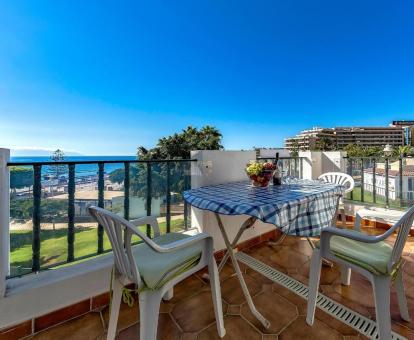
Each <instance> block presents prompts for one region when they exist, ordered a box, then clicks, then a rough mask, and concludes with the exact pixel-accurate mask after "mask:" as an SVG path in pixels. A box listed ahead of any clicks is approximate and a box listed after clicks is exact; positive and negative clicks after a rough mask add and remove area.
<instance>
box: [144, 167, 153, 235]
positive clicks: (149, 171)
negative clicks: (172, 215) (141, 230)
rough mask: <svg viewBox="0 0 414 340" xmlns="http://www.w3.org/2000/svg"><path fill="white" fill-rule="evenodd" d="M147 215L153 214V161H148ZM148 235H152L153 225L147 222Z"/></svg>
mask: <svg viewBox="0 0 414 340" xmlns="http://www.w3.org/2000/svg"><path fill="white" fill-rule="evenodd" d="M145 203H146V210H147V216H151V204H152V177H151V162H148V163H147V199H146V202H145ZM147 236H148V237H151V226H150V225H149V224H147Z"/></svg>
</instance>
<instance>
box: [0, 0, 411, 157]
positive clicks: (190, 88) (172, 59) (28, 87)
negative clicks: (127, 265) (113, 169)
mask: <svg viewBox="0 0 414 340" xmlns="http://www.w3.org/2000/svg"><path fill="white" fill-rule="evenodd" d="M0 8H1V10H0V22H1V23H2V24H1V25H0V119H1V120H0V147H13V148H18V147H20V148H22V147H24V148H26V147H31V148H44V149H55V148H57V147H60V148H63V149H65V150H76V151H78V152H80V153H83V154H89V155H105V154H109V155H116V154H119V155H123V154H134V153H135V150H136V147H137V146H138V145H144V146H147V147H150V146H152V145H154V144H155V143H156V141H157V140H158V138H159V137H161V136H164V135H167V134H171V133H174V132H176V131H178V130H180V129H182V128H184V127H185V126H187V125H194V126H198V127H200V126H202V125H205V124H211V125H214V126H216V127H217V128H219V129H220V130H221V131H222V133H223V135H224V139H223V142H224V146H225V147H226V148H228V149H240V148H244V149H248V148H251V147H253V146H269V147H270V146H280V145H282V144H283V139H284V138H285V137H287V136H289V135H292V134H295V133H296V132H297V131H298V130H301V129H304V128H308V127H311V126H326V127H329V126H335V125H336V126H338V125H342V126H349V125H386V124H388V123H389V122H390V121H391V120H392V119H413V118H414V62H413V60H414V43H413V37H414V20H413V13H414V2H412V1H380V0H377V1H368V0H367V1H353V0H347V1H332V0H329V1H319V0H312V1H310V0H308V1H275V0H273V1H242V0H238V1H230V0H228V1H227V0H226V1H221V0H218V1H203V0H200V1H157V0H153V1H102V0H100V1H92V0H90V1H83V0H82V1H81V0H71V1H52V0H50V1H46V0H43V1H42V0H36V1H29V0H27V1H19V0H11V1H2V0H0Z"/></svg>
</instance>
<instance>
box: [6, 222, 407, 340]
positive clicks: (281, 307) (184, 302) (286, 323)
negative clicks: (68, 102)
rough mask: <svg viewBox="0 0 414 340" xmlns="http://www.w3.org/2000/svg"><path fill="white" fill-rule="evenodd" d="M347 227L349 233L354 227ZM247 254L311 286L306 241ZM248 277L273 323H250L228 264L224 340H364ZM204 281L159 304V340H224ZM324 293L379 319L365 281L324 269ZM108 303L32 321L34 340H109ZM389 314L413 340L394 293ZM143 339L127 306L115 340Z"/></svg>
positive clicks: (9, 334) (24, 328)
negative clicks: (344, 281)
mask: <svg viewBox="0 0 414 340" xmlns="http://www.w3.org/2000/svg"><path fill="white" fill-rule="evenodd" d="M348 227H351V224H350V223H348ZM363 231H364V232H365V233H368V234H379V233H382V232H383V230H381V229H378V228H375V227H373V226H371V227H369V226H367V227H364V228H363ZM246 246H248V244H246ZM413 250H414V240H413V239H411V238H410V239H409V240H408V242H407V245H406V247H405V249H404V258H405V260H406V261H407V263H406V265H405V267H404V275H405V276H404V281H405V284H406V293H407V300H408V306H409V310H410V313H414V289H413V283H414V257H413V256H414V255H413ZM244 251H245V252H247V253H248V254H249V255H251V256H253V257H254V258H256V259H258V260H260V261H262V262H264V263H267V264H269V265H270V266H272V267H275V268H277V269H278V270H279V271H281V272H283V273H288V274H289V275H290V276H292V277H294V278H295V279H297V280H299V281H301V282H303V283H304V284H307V283H308V272H309V262H310V255H311V249H310V247H309V245H308V243H307V241H306V239H304V238H295V237H287V238H286V239H285V241H284V243H283V244H282V245H280V246H270V245H269V244H268V243H267V242H266V241H264V242H262V243H260V244H257V245H254V246H252V247H250V248H249V249H246V250H244ZM243 272H244V273H245V277H246V282H247V285H248V287H249V291H250V292H251V294H252V296H253V299H254V302H255V303H256V306H257V308H258V309H259V310H260V311H261V312H262V313H263V314H264V316H265V317H266V318H268V319H269V321H270V322H271V327H270V328H269V329H267V330H266V329H264V328H263V326H261V324H260V323H259V322H258V321H257V320H256V319H255V318H253V317H252V315H251V314H250V312H249V309H248V308H247V305H246V303H245V299H244V297H243V293H242V291H241V288H240V285H239V282H238V281H237V278H236V277H235V274H234V271H233V269H232V267H231V266H230V265H229V264H227V265H226V266H225V267H224V269H223V271H222V272H221V274H220V281H221V289H222V300H223V308H224V313H225V326H226V331H227V335H226V337H225V339H263V340H271V339H283V340H284V339H348V340H351V339H366V337H365V336H363V335H360V334H358V332H357V331H356V330H354V329H353V328H351V327H349V326H347V325H345V324H344V323H342V322H340V321H338V320H336V319H335V318H333V317H332V316H330V315H329V314H327V313H325V312H323V311H321V310H317V314H316V321H315V324H314V326H313V327H310V326H308V325H307V324H306V322H305V315H306V300H304V299H303V298H301V297H299V296H298V295H296V294H295V293H293V292H292V291H290V290H288V289H287V288H285V287H283V286H281V285H279V284H276V283H273V282H272V281H270V280H268V279H266V278H264V277H263V276H261V275H260V274H258V273H257V272H255V271H254V270H252V269H250V268H248V267H246V266H243ZM203 274H204V272H200V273H198V274H197V275H194V276H192V277H190V278H188V279H187V280H185V281H184V282H182V283H181V284H179V285H178V286H176V287H175V289H174V297H173V299H172V300H170V301H167V302H163V303H162V305H161V311H160V319H159V325H158V331H159V336H158V339H165V340H167V339H168V340H172V339H177V340H178V339H219V338H218V336H217V332H216V327H215V320H214V313H213V305H212V301H211V295H210V292H209V290H210V288H209V285H208V284H207V283H206V282H205V279H204V276H203ZM321 292H322V293H323V294H325V295H327V296H328V297H330V298H332V299H334V300H336V301H338V302H340V303H342V304H344V305H345V306H347V307H349V308H351V309H353V310H355V311H357V312H358V313H360V314H362V315H364V316H366V317H368V318H371V319H375V316H374V315H375V307H374V300H373V297H372V289H371V287H370V283H369V282H368V281H367V280H366V279H365V278H364V277H362V276H360V275H358V274H356V273H354V274H353V276H352V279H351V285H350V286H342V285H341V283H340V272H339V269H338V267H337V266H336V265H334V266H333V267H332V268H330V267H323V271H322V276H321ZM136 298H137V297H136ZM108 301H109V298H108V294H103V295H100V296H98V297H96V298H93V299H92V300H91V302H90V301H89V300H88V301H87V303H86V304H87V305H88V306H87V307H88V308H87V309H88V311H87V312H85V311H84V307H83V305H85V303H84V302H81V303H78V304H76V305H75V306H73V307H72V308H71V309H67V308H66V309H62V310H60V311H58V312H55V313H53V314H50V315H46V316H43V317H41V318H38V319H36V320H35V322H34V327H35V331H36V334H35V335H34V336H33V337H32V338H31V339H39V340H40V339H42V340H43V339H44V340H46V339H59V338H64V339H68V340H69V339H104V338H105V330H106V328H107V324H108V306H107V304H108ZM89 303H90V304H91V305H90V311H89ZM77 314H81V315H77ZM391 315H392V326H393V330H394V331H395V332H397V333H398V334H400V335H402V336H404V337H406V338H407V339H414V323H413V322H409V323H407V322H405V321H403V320H402V319H401V317H400V316H399V311H398V306H397V299H396V293H395V291H392V293H391ZM70 316H72V318H71V319H70V320H68V321H65V322H62V323H59V320H61V319H62V318H67V317H70ZM56 323H58V324H56ZM30 327H31V325H29V324H21V325H19V326H18V327H15V328H11V329H8V330H3V332H2V333H0V334H1V335H0V339H13V338H15V337H14V336H15V335H16V334H21V335H24V334H27V333H26V332H28V331H29V329H30ZM138 336H139V313H138V302H135V304H134V306H133V307H129V306H128V305H126V304H122V307H121V313H120V318H119V324H118V337H117V339H123V340H127V339H128V340H129V339H137V337H138Z"/></svg>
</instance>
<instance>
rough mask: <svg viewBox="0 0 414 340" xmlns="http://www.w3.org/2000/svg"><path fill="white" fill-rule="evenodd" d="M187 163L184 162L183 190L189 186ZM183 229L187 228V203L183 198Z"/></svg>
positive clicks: (189, 172)
mask: <svg viewBox="0 0 414 340" xmlns="http://www.w3.org/2000/svg"><path fill="white" fill-rule="evenodd" d="M189 165H190V164H185V163H184V166H185V168H184V190H188V189H189V186H190V181H189V178H190V174H191V171H190V170H189V169H187V166H189ZM184 230H188V203H187V201H186V200H184Z"/></svg>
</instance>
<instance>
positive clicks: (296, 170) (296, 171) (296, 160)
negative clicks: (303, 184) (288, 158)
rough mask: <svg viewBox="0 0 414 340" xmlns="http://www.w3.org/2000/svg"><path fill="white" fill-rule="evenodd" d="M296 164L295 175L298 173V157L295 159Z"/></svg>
mask: <svg viewBox="0 0 414 340" xmlns="http://www.w3.org/2000/svg"><path fill="white" fill-rule="evenodd" d="M294 164H295V175H294V177H296V176H297V175H298V159H297V158H296V157H295V159H294Z"/></svg>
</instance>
